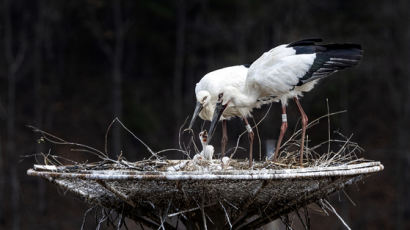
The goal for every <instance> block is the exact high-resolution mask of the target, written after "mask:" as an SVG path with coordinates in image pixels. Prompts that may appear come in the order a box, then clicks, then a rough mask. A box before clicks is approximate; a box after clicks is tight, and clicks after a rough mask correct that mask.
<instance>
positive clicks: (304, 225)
mask: <svg viewBox="0 0 410 230" xmlns="http://www.w3.org/2000/svg"><path fill="white" fill-rule="evenodd" d="M295 212H296V215H297V217H298V219H299V221H300V223H302V225H303V228H304V229H305V230H309V228H308V227H307V225H306V224H305V222H304V221H303V219H302V217H301V216H300V213H299V210H298V209H296V210H295Z"/></svg>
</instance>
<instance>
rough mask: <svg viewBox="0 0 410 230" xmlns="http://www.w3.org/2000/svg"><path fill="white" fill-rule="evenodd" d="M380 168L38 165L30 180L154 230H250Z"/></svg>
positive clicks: (373, 164) (374, 165)
mask: <svg viewBox="0 0 410 230" xmlns="http://www.w3.org/2000/svg"><path fill="white" fill-rule="evenodd" d="M180 162H182V161H180ZM179 164H181V163H179ZM173 165H175V162H174V163H173ZM94 168H95V167H94ZM381 170H383V165H382V164H381V163H380V162H362V163H356V164H347V165H341V166H334V167H315V168H299V169H277V170H275V169H254V170H236V169H231V170H217V169H215V170H203V171H169V170H163V171H161V170H155V171H141V170H136V169H133V170H130V169H120V168H115V167H111V168H110V167H107V166H105V168H102V169H92V170H90V169H81V170H73V169H72V168H68V167H67V166H62V167H56V166H41V165H36V166H35V167H34V168H33V169H29V170H28V171H27V174H28V175H32V176H40V177H43V178H46V179H48V180H49V181H51V182H53V183H55V184H56V185H58V186H59V187H61V188H63V189H65V190H68V191H71V192H73V193H75V194H77V195H79V196H80V197H82V198H84V199H85V200H86V201H87V202H89V203H90V204H94V205H99V206H102V207H105V208H109V209H114V210H116V211H117V212H121V213H124V215H126V216H128V217H129V218H131V219H133V220H135V221H136V222H139V223H141V224H143V225H145V226H148V227H151V228H158V227H160V226H166V227H167V228H170V229H172V228H177V225H178V223H177V224H175V223H176V222H180V224H179V226H178V227H181V226H182V225H185V227H186V228H191V227H193V228H197V227H199V226H204V224H205V225H207V226H208V227H209V226H213V227H215V228H218V229H225V228H228V229H229V228H234V229H241V228H244V229H249V228H257V227H260V226H263V225H264V224H266V223H269V222H270V221H272V220H274V219H276V218H278V217H280V216H282V215H285V214H288V213H290V212H292V211H295V210H298V209H299V208H301V207H304V206H306V205H308V204H310V203H312V202H316V201H318V200H320V199H322V198H325V197H326V196H328V195H329V194H331V193H333V192H335V191H337V190H340V189H342V188H343V187H345V186H346V185H349V184H352V183H355V182H357V181H360V180H362V179H363V178H365V177H366V176H368V175H370V174H372V173H375V172H378V171H381ZM176 220H177V221H176Z"/></svg>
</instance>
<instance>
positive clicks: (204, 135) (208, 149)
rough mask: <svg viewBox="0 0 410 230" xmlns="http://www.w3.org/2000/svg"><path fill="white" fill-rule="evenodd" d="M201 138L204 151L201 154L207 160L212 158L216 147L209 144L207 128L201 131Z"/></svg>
mask: <svg viewBox="0 0 410 230" xmlns="http://www.w3.org/2000/svg"><path fill="white" fill-rule="evenodd" d="M199 139H200V140H201V144H202V152H201V153H200V155H201V156H202V157H203V158H204V159H206V160H209V161H210V160H212V156H213V155H214V151H215V150H214V147H213V146H212V145H208V144H207V140H208V132H207V131H206V130H204V131H202V132H200V133H199Z"/></svg>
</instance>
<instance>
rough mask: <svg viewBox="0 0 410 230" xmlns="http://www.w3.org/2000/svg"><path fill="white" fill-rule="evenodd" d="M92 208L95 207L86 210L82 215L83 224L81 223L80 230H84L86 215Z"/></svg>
mask: <svg viewBox="0 0 410 230" xmlns="http://www.w3.org/2000/svg"><path fill="white" fill-rule="evenodd" d="M94 208H95V207H91V208H89V209H87V211H85V213H84V215H83V222H82V224H81V230H83V229H84V225H85V220H86V219H87V214H88V213H89V212H91V211H92V210H93V209H94Z"/></svg>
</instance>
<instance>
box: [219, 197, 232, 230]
mask: <svg viewBox="0 0 410 230" xmlns="http://www.w3.org/2000/svg"><path fill="white" fill-rule="evenodd" d="M219 204H220V205H221V206H222V208H223V210H224V212H225V217H226V220H227V221H228V224H229V229H232V224H231V220H230V219H229V215H228V212H227V211H226V209H225V207H224V205H223V204H222V202H221V201H219Z"/></svg>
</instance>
